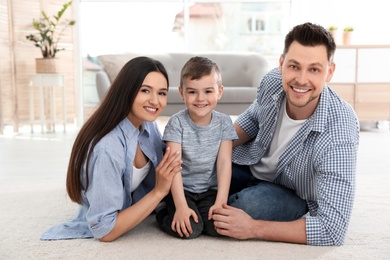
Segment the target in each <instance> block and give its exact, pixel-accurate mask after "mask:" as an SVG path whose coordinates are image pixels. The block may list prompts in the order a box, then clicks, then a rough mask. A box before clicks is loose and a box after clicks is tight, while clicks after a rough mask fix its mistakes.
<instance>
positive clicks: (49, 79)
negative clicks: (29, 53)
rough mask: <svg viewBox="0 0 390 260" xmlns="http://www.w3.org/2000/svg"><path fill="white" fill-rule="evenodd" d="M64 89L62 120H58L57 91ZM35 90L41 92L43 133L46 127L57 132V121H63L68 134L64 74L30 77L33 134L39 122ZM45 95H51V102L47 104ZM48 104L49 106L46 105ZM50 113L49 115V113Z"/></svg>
mask: <svg viewBox="0 0 390 260" xmlns="http://www.w3.org/2000/svg"><path fill="white" fill-rule="evenodd" d="M58 87H59V88H62V117H63V118H62V120H57V119H56V106H55V89H54V88H58ZM34 88H38V90H39V122H40V125H41V129H42V132H44V126H45V125H47V128H48V129H50V128H52V129H53V131H55V124H56V122H57V121H62V123H63V124H64V132H66V96H65V83H64V75H63V74H44V73H42V74H41V73H39V74H33V75H31V76H30V84H29V92H30V124H31V133H33V132H34V129H33V125H34V123H35V122H36V121H37V120H36V119H35V114H34ZM45 93H49V98H48V99H49V102H45V101H46V98H45ZM45 103H48V104H45ZM48 111H49V112H50V113H47V112H48ZM47 114H50V118H47V116H48V115H47Z"/></svg>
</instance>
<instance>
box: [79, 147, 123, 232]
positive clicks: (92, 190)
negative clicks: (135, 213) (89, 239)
mask: <svg viewBox="0 0 390 260" xmlns="http://www.w3.org/2000/svg"><path fill="white" fill-rule="evenodd" d="M89 165H90V167H89V176H90V180H89V187H88V190H87V192H86V193H85V199H86V201H87V203H88V204H89V208H88V211H87V213H86V219H87V222H88V227H89V229H90V231H91V232H92V234H93V236H94V237H95V238H98V239H99V238H102V237H104V236H105V235H107V234H108V233H109V232H110V231H111V230H112V229H113V228H114V226H115V223H116V218H117V216H118V213H119V211H120V210H121V209H122V208H123V205H124V203H125V201H124V199H125V196H124V192H125V191H124V186H123V182H122V175H123V172H124V169H125V167H126V165H125V161H124V159H123V155H121V154H118V153H113V152H112V151H107V150H106V149H95V150H94V152H93V155H92V157H91V161H90V164H89Z"/></svg>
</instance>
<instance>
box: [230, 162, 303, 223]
mask: <svg viewBox="0 0 390 260" xmlns="http://www.w3.org/2000/svg"><path fill="white" fill-rule="evenodd" d="M231 194H232V195H231V196H230V197H229V201H228V204H229V205H231V206H233V207H236V208H240V209H242V210H244V211H245V212H246V213H247V214H248V215H250V216H251V217H252V218H254V219H261V220H272V221H292V220H295V219H298V218H301V217H302V216H303V215H305V214H306V213H307V211H308V208H307V204H306V201H305V200H304V199H301V198H300V197H299V196H298V195H297V194H296V193H295V192H294V191H293V190H291V189H288V188H286V187H284V186H281V185H278V184H275V183H271V182H267V181H261V180H257V179H255V178H254V177H253V175H252V173H251V172H250V170H249V167H248V166H242V165H236V164H233V167H232V184H231Z"/></svg>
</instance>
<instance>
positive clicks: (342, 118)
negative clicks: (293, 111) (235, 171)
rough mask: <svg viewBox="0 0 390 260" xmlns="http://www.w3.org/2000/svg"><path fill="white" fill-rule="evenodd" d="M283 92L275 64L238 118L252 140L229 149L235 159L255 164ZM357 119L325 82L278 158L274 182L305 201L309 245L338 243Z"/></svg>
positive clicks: (350, 188) (350, 194) (347, 207)
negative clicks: (315, 101)
mask: <svg viewBox="0 0 390 260" xmlns="http://www.w3.org/2000/svg"><path fill="white" fill-rule="evenodd" d="M284 97H285V93H284V91H283V87H282V79H281V75H280V73H279V71H278V69H277V68H275V69H273V70H272V71H270V72H269V73H268V74H267V75H265V76H264V77H263V79H262V81H261V83H260V86H259V88H258V91H257V97H256V100H255V101H254V102H253V103H252V105H251V106H250V107H249V108H248V109H247V110H246V111H245V112H244V113H242V114H241V115H240V116H239V117H238V118H237V120H236V123H237V124H238V125H239V126H240V127H241V128H242V129H243V130H244V131H245V132H246V133H247V134H248V135H249V136H250V137H252V138H253V141H251V142H249V143H247V144H244V145H241V146H239V147H237V148H235V149H234V150H233V162H234V163H236V164H241V165H253V164H256V163H257V162H258V161H259V160H260V158H262V157H263V156H264V154H265V152H266V151H267V149H268V147H269V146H270V144H271V141H272V138H273V134H274V132H275V127H276V122H277V117H278V114H279V109H280V107H281V104H282V101H283V99H284ZM358 144H359V122H358V119H357V117H356V114H355V112H354V111H353V109H352V107H351V106H350V105H349V104H347V103H346V102H345V101H344V100H342V99H341V98H340V97H338V96H337V94H336V93H335V92H334V91H333V90H331V89H330V88H329V87H328V86H324V89H323V91H322V93H321V97H320V101H319V104H318V106H317V108H316V110H315V111H314V113H313V115H312V116H311V117H309V118H308V119H307V120H306V122H305V123H304V124H303V126H302V127H301V129H299V130H298V132H297V134H296V135H295V136H294V137H293V138H292V140H291V142H290V143H289V144H288V146H287V148H286V150H285V151H284V152H283V153H282V155H281V156H280V158H279V162H278V165H277V169H276V178H275V180H274V182H275V183H278V184H281V185H284V186H285V187H287V188H290V189H292V190H295V192H296V193H297V195H298V196H300V197H301V198H303V199H305V200H306V201H307V205H308V207H309V213H310V215H308V216H306V234H307V243H308V244H309V245H341V244H343V242H344V238H345V234H346V231H347V228H348V224H349V221H350V217H351V211H352V206H353V200H354V195H355V173H356V158H357V150H358Z"/></svg>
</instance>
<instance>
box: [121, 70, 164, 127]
mask: <svg viewBox="0 0 390 260" xmlns="http://www.w3.org/2000/svg"><path fill="white" fill-rule="evenodd" d="M167 95H168V82H167V80H166V79H165V77H164V76H163V74H161V73H160V72H150V73H149V74H148V75H147V76H146V77H145V79H144V81H143V82H142V86H141V88H140V89H139V91H138V94H137V96H136V97H135V100H134V103H133V107H132V108H131V111H130V113H129V115H128V118H129V120H130V121H131V122H132V124H133V125H134V126H135V127H140V125H141V124H142V123H143V122H144V121H148V122H153V121H154V120H156V119H157V117H158V116H159V115H160V114H161V112H162V111H163V110H164V108H165V107H166V106H167Z"/></svg>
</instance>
